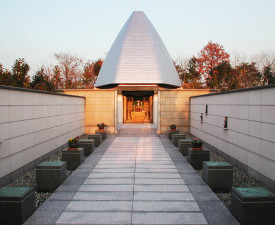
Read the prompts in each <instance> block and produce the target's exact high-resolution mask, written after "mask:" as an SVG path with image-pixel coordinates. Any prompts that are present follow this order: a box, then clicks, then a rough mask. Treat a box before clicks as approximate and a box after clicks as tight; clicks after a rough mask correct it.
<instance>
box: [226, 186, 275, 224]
mask: <svg viewBox="0 0 275 225" xmlns="http://www.w3.org/2000/svg"><path fill="white" fill-rule="evenodd" d="M231 212H232V214H233V215H234V216H235V217H236V219H237V220H238V221H239V222H240V223H241V224H242V225H256V224H257V225H258V224H261V225H262V224H263V225H264V224H268V225H269V224H274V221H275V194H274V193H272V192H270V191H268V190H267V189H265V188H263V187H233V188H232V191H231Z"/></svg>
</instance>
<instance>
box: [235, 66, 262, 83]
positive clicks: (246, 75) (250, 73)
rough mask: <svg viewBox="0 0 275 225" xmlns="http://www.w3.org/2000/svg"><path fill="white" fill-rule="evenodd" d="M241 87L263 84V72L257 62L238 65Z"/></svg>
mask: <svg viewBox="0 0 275 225" xmlns="http://www.w3.org/2000/svg"><path fill="white" fill-rule="evenodd" d="M236 70H237V73H238V83H239V88H249V87H255V86H259V85H261V79H262V74H261V73H260V71H259V70H258V69H257V68H256V63H255V62H252V63H242V64H241V65H240V66H237V67H236Z"/></svg>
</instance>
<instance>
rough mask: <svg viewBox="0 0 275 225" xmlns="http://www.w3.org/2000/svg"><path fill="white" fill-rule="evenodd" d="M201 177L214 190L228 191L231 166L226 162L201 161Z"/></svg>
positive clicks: (230, 179) (231, 174)
mask: <svg viewBox="0 0 275 225" xmlns="http://www.w3.org/2000/svg"><path fill="white" fill-rule="evenodd" d="M202 178H203V179H204V181H205V182H206V183H207V185H208V186H209V187H210V188H211V189H213V190H214V191H215V192H230V191H231V188H232V183H233V166H232V165H231V164H230V163H228V162H222V161H221V162H210V161H205V162H203V171H202Z"/></svg>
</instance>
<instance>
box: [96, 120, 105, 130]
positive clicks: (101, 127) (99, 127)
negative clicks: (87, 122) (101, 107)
mask: <svg viewBox="0 0 275 225" xmlns="http://www.w3.org/2000/svg"><path fill="white" fill-rule="evenodd" d="M105 126H106V125H105V124H104V123H103V122H101V123H98V124H97V127H98V129H99V130H104V127H105Z"/></svg>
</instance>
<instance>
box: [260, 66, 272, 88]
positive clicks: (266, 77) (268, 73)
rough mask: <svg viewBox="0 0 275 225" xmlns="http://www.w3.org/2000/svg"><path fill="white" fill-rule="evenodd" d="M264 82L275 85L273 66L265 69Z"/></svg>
mask: <svg viewBox="0 0 275 225" xmlns="http://www.w3.org/2000/svg"><path fill="white" fill-rule="evenodd" d="M263 82H264V84H267V85H269V84H275V73H274V72H272V69H271V66H266V67H264V72H263Z"/></svg>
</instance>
